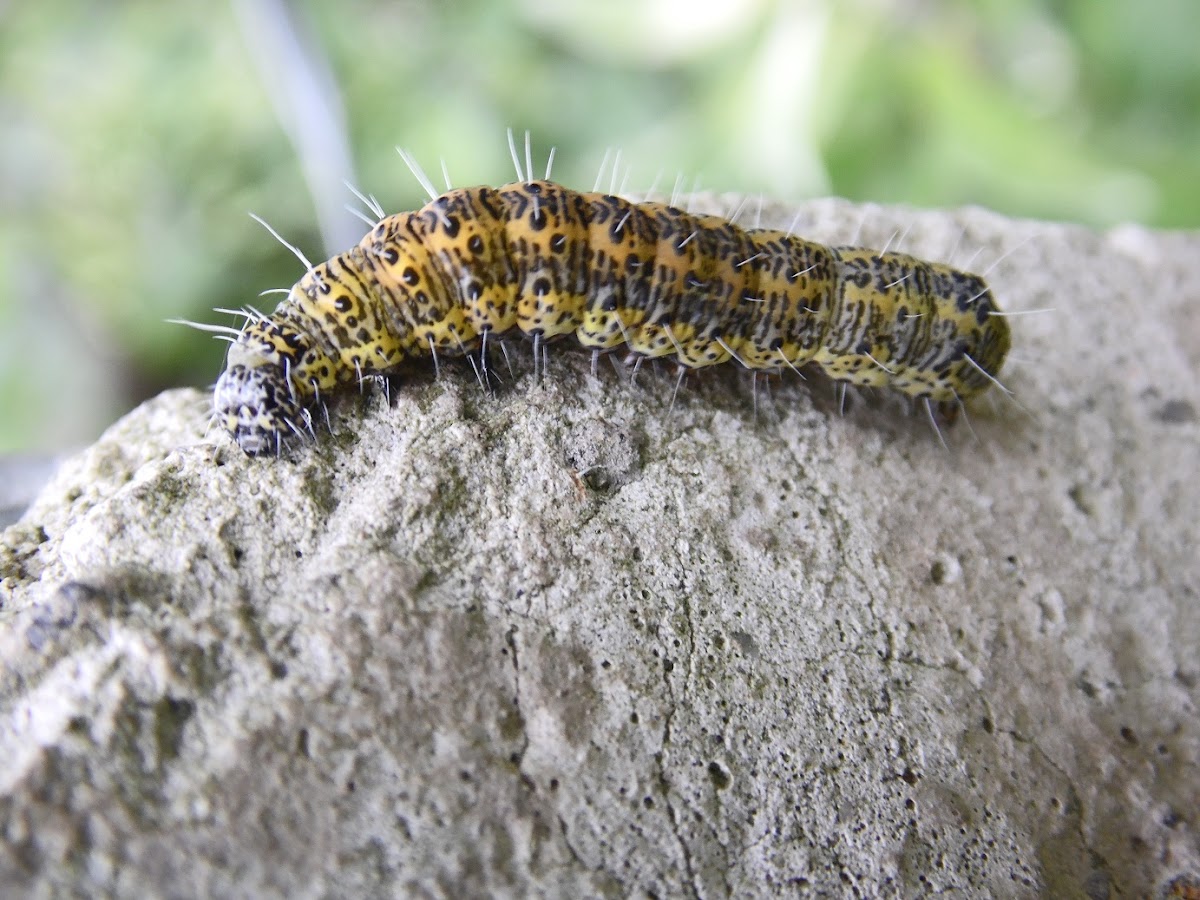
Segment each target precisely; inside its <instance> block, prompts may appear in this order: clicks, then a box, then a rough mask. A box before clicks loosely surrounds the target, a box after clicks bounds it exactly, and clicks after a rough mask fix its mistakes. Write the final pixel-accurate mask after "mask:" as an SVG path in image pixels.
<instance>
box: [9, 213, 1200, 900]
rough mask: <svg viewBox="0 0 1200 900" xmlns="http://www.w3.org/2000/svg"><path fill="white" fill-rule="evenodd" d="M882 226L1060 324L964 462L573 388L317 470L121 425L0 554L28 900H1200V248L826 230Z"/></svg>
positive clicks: (1140, 238) (555, 370)
mask: <svg viewBox="0 0 1200 900" xmlns="http://www.w3.org/2000/svg"><path fill="white" fill-rule="evenodd" d="M795 213H796V211H795V210H788V209H778V208H776V209H768V210H766V211H765V213H764V221H767V222H774V223H776V224H782V225H784V226H786V225H788V224H789V223H791V222H792V220H793V218H794V217H795ZM860 223H863V225H862V227H863V231H862V234H861V239H862V241H863V242H864V243H874V244H875V245H877V246H878V245H881V244H883V243H885V242H886V241H887V240H888V238H889V236H890V235H892V234H893V233H894V232H895V231H896V230H904V229H907V231H906V234H905V237H904V238H903V241H904V249H906V250H909V251H910V252H916V253H919V254H922V255H927V256H930V257H932V258H945V257H946V255H947V254H950V253H951V252H953V253H954V254H955V260H956V261H957V262H959V263H962V262H963V260H965V259H966V258H967V257H968V256H970V255H971V254H972V253H974V252H975V251H978V255H977V257H976V259H977V260H978V262H977V263H975V264H973V267H974V268H986V267H987V266H988V265H990V264H992V262H993V261H997V260H998V262H996V264H995V268H994V269H993V270H992V271H991V272H990V273H989V278H990V280H991V282H992V285H993V288H994V290H995V293H996V295H997V297H998V298H999V300H1000V302H1001V305H1002V306H1003V307H1004V308H1005V309H1006V310H1009V311H1012V312H1027V311H1032V310H1036V309H1041V308H1045V307H1053V308H1054V311H1053V312H1047V313H1038V314H1030V315H1024V316H1015V317H1014V318H1013V319H1012V320H1011V321H1012V324H1013V328H1014V350H1013V357H1012V362H1011V364H1010V365H1009V367H1008V368H1007V369H1006V370H1005V373H1004V376H1003V378H1004V381H1005V384H1006V386H1007V387H1008V388H1010V389H1011V390H1012V391H1013V392H1014V393H1015V395H1016V400H1015V401H1012V400H1009V399H1007V398H1005V397H1003V396H1001V395H1000V394H999V392H994V393H995V397H994V399H993V401H992V402H988V401H987V400H986V399H985V400H984V401H983V402H981V403H979V404H978V405H977V406H976V407H975V408H974V409H973V410H972V411H971V416H970V420H969V422H960V423H959V424H958V425H957V426H956V427H955V428H953V429H952V430H951V431H949V432H948V433H947V434H946V441H947V443H948V444H949V448H948V449H943V448H942V446H941V445H940V443H939V441H938V438H937V436H936V435H935V434H934V433H933V431H932V430H931V428H930V427H929V424H928V422H927V421H926V420H925V419H924V418H923V417H922V416H913V415H910V414H909V412H908V410H907V404H906V403H905V402H903V401H902V398H898V397H895V396H891V395H886V394H852V396H851V398H850V401H851V402H850V406H849V408H848V410H847V411H846V413H845V414H844V415H839V411H838V403H837V401H836V399H834V396H833V391H832V389H831V386H830V385H829V383H828V382H826V381H823V380H821V379H820V378H819V377H817V378H812V379H810V380H809V381H808V382H807V383H802V382H801V381H800V380H799V379H798V378H796V377H795V376H794V375H789V376H788V377H784V378H783V379H782V380H781V381H776V382H774V383H772V384H771V385H770V386H769V396H768V391H767V389H766V387H765V386H764V385H763V384H762V383H761V382H760V383H759V385H758V386H757V404H758V411H757V415H756V414H755V413H754V411H753V400H754V394H753V393H752V389H751V386H750V383H749V381H748V380H747V379H746V378H745V377H744V376H743V375H742V374H741V373H738V372H736V371H733V370H732V367H723V369H722V370H721V371H714V372H712V373H709V374H706V375H705V376H704V377H702V378H699V379H694V380H693V381H692V383H690V384H689V385H688V386H686V387H685V388H684V390H683V391H682V392H681V393H680V395H679V397H678V398H677V399H676V400H675V401H674V404H673V406H672V392H673V389H674V378H673V376H671V375H669V374H666V373H665V372H663V373H656V372H654V371H652V367H649V366H645V367H643V369H642V371H641V372H640V373H639V376H638V381H637V384H636V385H635V386H633V387H630V386H629V385H628V384H627V383H622V381H621V380H619V379H618V377H617V375H616V374H615V373H614V372H613V371H611V368H610V367H609V366H608V364H607V363H606V362H603V361H602V363H603V364H602V367H601V369H600V372H599V374H598V376H593V375H592V374H591V373H590V371H589V369H590V360H589V358H588V357H587V356H586V355H585V354H579V353H574V352H572V351H570V350H558V349H555V350H554V352H553V353H552V354H551V357H550V372H549V376H548V378H547V379H546V380H545V381H544V383H541V384H536V383H534V380H533V378H532V377H531V374H530V372H529V368H528V367H527V366H526V367H524V368H522V367H521V366H520V365H518V369H517V375H518V377H517V378H516V379H515V383H514V379H508V383H507V384H505V385H504V386H502V387H501V389H500V390H499V391H498V394H497V396H495V397H489V396H488V395H486V394H485V393H484V392H483V391H482V390H481V389H480V388H479V387H478V385H476V384H475V382H474V380H473V377H472V376H471V374H470V371H469V369H467V368H466V367H464V366H457V367H454V366H450V365H443V370H444V371H443V374H442V376H441V377H440V378H439V379H436V380H435V379H434V378H433V377H432V375H431V374H421V373H417V374H415V375H413V376H412V377H411V378H410V379H409V380H408V382H407V383H404V384H402V385H396V386H394V387H393V389H392V393H391V397H390V401H389V399H388V398H386V397H385V396H384V395H383V394H382V393H381V392H375V393H369V394H368V395H367V397H366V398H365V399H363V400H359V399H358V398H357V396H350V397H348V398H345V399H344V400H343V401H342V402H341V403H339V404H338V405H337V407H336V408H335V410H334V414H333V416H334V418H333V423H334V433H333V434H332V435H328V434H327V435H324V436H323V438H322V440H321V441H320V442H319V443H318V444H317V445H315V446H314V445H307V446H302V447H297V448H296V449H295V450H294V451H293V452H291V453H289V454H287V455H286V456H285V457H284V458H282V459H248V458H246V457H245V456H243V455H242V454H241V453H240V452H239V451H238V450H237V449H236V448H235V447H234V446H233V445H232V444H231V443H230V442H229V441H228V440H227V439H226V438H225V437H224V436H222V435H212V436H210V437H208V438H206V437H205V429H206V419H207V414H208V408H207V398H206V397H204V396H202V395H201V394H200V393H199V392H197V391H176V392H171V393H167V394H164V395H162V396H160V397H159V398H157V399H155V400H153V401H151V402H149V403H147V404H146V405H145V406H143V407H142V408H141V409H139V410H137V411H135V412H134V413H132V414H131V415H130V416H128V417H127V418H125V419H124V420H122V421H121V422H119V423H117V424H116V425H115V426H113V428H112V429H110V431H109V432H108V433H107V434H106V435H105V436H104V437H103V438H102V439H101V440H100V441H99V442H98V443H97V444H96V445H95V446H94V447H92V448H90V449H89V450H87V451H86V452H84V453H83V454H81V455H80V456H78V457H76V458H75V459H73V460H72V461H70V462H69V463H68V464H67V465H66V466H65V467H64V468H63V469H62V470H61V471H60V472H59V474H58V475H57V477H56V478H55V480H54V481H53V483H52V484H51V485H50V486H49V488H47V490H46V491H45V492H44V493H43V494H42V496H41V497H40V499H39V500H38V501H37V502H36V503H35V505H34V507H33V508H32V509H31V510H30V511H29V512H28V513H27V514H26V515H25V517H24V518H23V519H22V520H21V521H20V522H18V523H17V524H15V525H13V526H12V527H10V528H9V529H8V530H7V531H5V532H4V533H3V537H2V538H0V578H2V581H0V602H2V604H3V612H2V614H0V615H2V618H0V654H2V657H3V659H4V660H5V666H4V669H3V678H2V681H0V716H2V718H0V759H2V760H4V764H3V766H0V822H2V824H3V828H4V845H3V849H2V850H0V891H2V892H3V893H4V894H5V895H6V896H11V895H19V894H25V893H33V894H53V893H60V892H65V893H79V894H94V893H98V892H114V893H117V894H121V895H125V896H133V895H141V894H145V893H147V892H154V893H157V894H159V895H163V896H188V895H196V894H221V895H230V894H237V895H247V894H287V895H290V896H335V895H347V894H358V895H363V894H366V895H380V894H387V893H393V892H395V893H404V894H413V895H420V896H484V895H491V896H505V895H510V896H529V895H538V894H541V895H552V896H563V895H578V896H624V895H626V894H631V893H634V894H636V893H650V894H652V895H657V896H688V895H696V896H703V897H721V896H729V895H739V896H746V895H756V894H771V893H779V892H783V891H789V892H790V891H793V890H796V889H798V888H808V889H811V890H812V891H814V892H819V893H835V894H858V895H864V896H866V895H870V896H902V895H903V896H908V895H921V894H932V893H936V892H943V891H957V892H960V893H967V894H971V895H982V894H990V895H995V896H1000V895H1002V896H1036V895H1043V894H1046V895H1054V896H1087V897H1107V896H1130V895H1145V894H1159V893H1165V892H1168V891H1170V890H1176V891H1180V892H1182V891H1183V890H1184V889H1185V888H1188V887H1191V888H1192V889H1196V888H1197V887H1200V848H1198V838H1197V834H1198V828H1200V819H1198V818H1197V810H1200V775H1198V772H1200V768H1198V763H1200V717H1198V716H1197V704H1198V700H1200V657H1198V656H1197V650H1196V648H1197V647H1200V606H1198V602H1197V593H1198V591H1200V564H1198V563H1197V553H1196V548H1197V546H1200V533H1198V531H1200V528H1198V525H1197V518H1198V517H1197V510H1200V478H1198V477H1197V476H1198V475H1200V453H1198V451H1197V447H1198V442H1197V439H1198V436H1200V422H1198V420H1197V412H1196V411H1197V409H1200V393H1198V389H1197V380H1198V379H1197V363H1198V361H1200V238H1198V237H1197V236H1195V235H1183V234H1157V233H1152V232H1149V231H1145V230H1142V229H1139V228H1135V227H1126V228H1122V229H1118V230H1115V231H1113V232H1110V233H1107V234H1103V235H1098V234H1095V233H1092V232H1089V231H1086V230H1083V229H1080V228H1074V227H1067V226H1059V225H1047V224H1039V223H1031V222H1016V221H1010V220H1005V219H1002V218H999V217H997V216H995V215H992V214H989V213H986V212H983V211H979V210H964V211H960V212H956V213H929V212H916V211H912V210H904V209H886V208H877V207H870V208H861V207H853V206H850V205H848V204H845V203H841V202H836V201H825V202H818V203H813V204H809V205H806V206H805V207H804V208H803V209H801V210H800V217H799V220H798V223H797V228H798V230H799V231H800V232H801V233H804V234H806V235H810V236H812V237H814V238H816V239H820V240H827V241H845V240H848V239H849V238H850V236H851V235H852V234H854V232H855V229H856V228H858V227H859V225H860ZM960 239H961V240H960ZM955 247H957V250H952V248H955ZM1005 253H1007V254H1008V255H1006V256H1003V257H1002V254H1005ZM521 352H524V349H523V348H522V351H521ZM502 374H507V373H505V372H503V370H502Z"/></svg>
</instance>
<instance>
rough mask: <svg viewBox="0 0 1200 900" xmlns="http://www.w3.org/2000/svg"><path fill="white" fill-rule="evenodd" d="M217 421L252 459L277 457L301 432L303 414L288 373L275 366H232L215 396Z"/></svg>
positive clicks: (223, 375) (220, 380)
mask: <svg viewBox="0 0 1200 900" xmlns="http://www.w3.org/2000/svg"><path fill="white" fill-rule="evenodd" d="M213 410H214V413H215V415H216V418H217V420H218V421H219V422H220V423H221V424H222V425H223V426H224V427H225V430H226V431H228V432H229V434H230V435H231V436H232V437H233V439H234V440H235V441H237V445H238V446H239V447H241V448H242V450H244V451H245V452H246V453H248V454H249V455H250V456H257V455H258V454H260V453H278V452H279V450H280V448H281V447H282V446H283V443H284V441H285V440H286V439H287V438H289V437H291V435H292V434H294V433H297V432H298V431H299V429H300V427H301V426H300V419H301V416H302V410H301V407H300V404H299V403H298V402H297V400H296V395H295V392H294V391H293V389H292V387H291V385H290V384H289V383H288V378H287V373H286V372H285V371H284V369H283V367H282V366H280V365H278V364H275V363H266V364H263V365H257V366H247V365H242V364H233V365H230V366H229V368H228V369H226V370H225V372H224V373H223V374H222V375H221V377H220V379H219V380H218V381H217V387H216V390H215V391H214V392H213Z"/></svg>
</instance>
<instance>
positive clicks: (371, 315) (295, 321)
mask: <svg viewBox="0 0 1200 900" xmlns="http://www.w3.org/2000/svg"><path fill="white" fill-rule="evenodd" d="M996 311H997V310H996V307H995V305H994V301H993V299H992V295H991V292H990V291H989V289H988V287H987V285H986V283H985V282H984V281H983V279H982V278H980V277H979V276H976V275H972V274H969V273H966V272H962V271H959V270H957V269H954V268H952V267H950V266H947V265H942V264H938V263H931V262H926V261H923V260H920V259H916V258H914V257H912V256H908V255H906V254H902V253H897V252H877V251H872V250H866V249H861V248H854V247H827V246H825V245H822V244H819V243H815V242H812V241H806V240H803V239H801V238H799V237H796V236H794V235H791V234H788V233H786V232H783V231H777V230H774V229H751V230H746V229H743V228H740V227H739V226H737V225H734V224H733V223H731V222H729V221H727V220H725V219H722V218H719V217H716V216H703V215H693V214H690V213H687V212H684V211H682V210H679V209H676V208H675V207H671V206H666V205H663V204H660V203H633V202H631V201H629V200H625V199H622V198H620V197H616V196H613V195H611V194H601V193H582V192H578V191H573V190H570V189H568V188H565V187H562V186H561V185H558V184H555V183H553V182H550V181H528V182H520V183H516V184H510V185H507V186H505V187H502V188H491V187H476V188H466V189H457V190H451V191H448V192H447V193H445V194H443V195H441V196H439V197H436V198H435V199H434V200H432V201H431V202H429V203H428V204H426V205H425V206H424V207H423V208H421V209H419V210H416V211H414V212H408V213H400V214H397V215H393V216H388V217H386V218H383V219H381V220H380V221H379V222H378V223H377V224H376V225H375V227H374V228H373V229H372V230H371V231H370V233H368V234H367V235H366V236H365V237H364V238H363V239H362V241H361V242H360V243H359V244H358V245H357V246H356V247H353V248H351V249H350V250H348V251H346V252H345V253H342V254H340V255H338V256H335V257H333V258H332V259H330V260H327V261H326V262H323V263H320V264H318V265H316V266H313V267H311V268H310V269H309V271H308V272H307V273H306V274H305V275H304V277H302V278H301V279H300V280H299V281H298V282H297V283H296V285H295V286H294V287H293V288H292V289H291V291H290V292H289V294H288V296H287V297H286V298H285V299H284V300H283V302H281V303H280V304H279V306H278V308H277V309H276V310H275V312H274V313H273V314H272V315H271V316H269V317H263V318H254V319H252V320H251V321H249V322H248V323H247V325H246V326H245V328H244V329H243V330H242V332H241V334H240V335H239V336H238V337H237V339H236V340H235V342H234V343H233V344H232V346H231V349H230V352H229V357H228V362H227V368H226V371H225V373H224V374H223V375H222V376H221V379H220V380H219V381H218V383H217V387H216V392H215V396H214V405H215V412H216V415H217V417H218V419H219V420H220V421H221V423H222V424H223V425H224V427H225V428H226V429H227V430H228V431H229V432H230V434H231V435H232V436H233V437H234V439H235V440H236V441H237V443H238V445H239V446H240V447H241V448H242V449H243V450H244V451H246V452H247V453H250V454H257V453H262V452H278V449H279V447H280V446H281V444H282V442H283V441H284V440H285V439H286V438H288V437H289V436H290V435H291V434H292V433H293V432H298V431H299V430H300V426H299V422H300V421H301V420H302V419H303V418H304V415H305V413H304V411H305V410H306V408H307V407H308V406H309V405H311V404H312V403H313V402H314V401H315V400H316V399H317V398H318V397H319V396H320V395H322V394H328V393H330V392H332V391H334V390H336V389H337V388H338V387H339V386H341V385H345V384H347V383H352V382H354V381H361V380H362V379H363V378H364V377H366V376H369V375H372V374H378V373H383V372H387V371H389V370H391V369H394V368H395V367H396V366H398V365H399V364H401V363H402V362H404V361H405V360H411V359H415V358H422V357H429V356H433V357H434V358H435V360H436V357H437V356H438V355H463V354H467V353H470V352H472V351H475V350H477V349H479V348H480V346H481V345H483V344H485V342H486V341H488V340H490V339H491V338H492V337H493V336H494V337H499V336H503V335H507V334H511V333H514V332H520V333H522V334H524V335H526V336H529V337H531V338H533V339H535V340H537V341H552V340H556V339H560V338H565V337H567V336H570V337H573V338H574V339H575V340H576V341H577V342H578V343H579V344H580V345H582V346H583V347H586V348H591V349H595V350H608V349H613V348H617V347H623V348H625V349H626V350H628V351H629V352H632V353H634V354H637V355H640V356H647V357H673V358H674V359H675V360H676V361H677V362H678V363H679V364H680V365H681V366H683V367H686V368H702V367H706V366H711V365H718V364H721V363H725V362H729V361H735V362H736V363H737V364H739V365H742V366H745V367H747V368H750V369H763V370H776V369H780V368H782V367H783V366H788V367H791V368H795V369H798V368H799V367H800V366H802V365H805V364H808V363H813V364H815V365H817V366H819V367H820V368H821V369H823V370H824V371H825V372H826V373H827V374H828V375H829V376H830V377H832V378H834V379H839V380H843V381H847V382H851V383H854V384H861V385H871V386H877V387H892V388H895V389H896V390H899V391H902V392H903V393H906V394H909V395H910V396H913V397H918V398H925V399H927V400H929V401H932V402H934V403H938V404H941V405H943V407H944V408H947V409H949V408H950V406H951V405H955V406H956V405H957V404H960V403H962V402H963V401H965V400H967V399H969V398H970V397H972V396H974V395H976V394H979V393H980V392H982V391H984V390H985V389H986V388H987V387H988V386H989V385H990V384H992V383H993V382H994V380H995V376H996V374H997V373H998V372H999V370H1000V367H1001V366H1002V364H1003V362H1004V357H1005V355H1006V354H1007V352H1008V348H1009V343H1010V336H1009V330H1008V325H1007V323H1006V322H1005V320H1004V319H1003V318H1002V317H1001V316H999V315H993V313H995V312H996Z"/></svg>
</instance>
